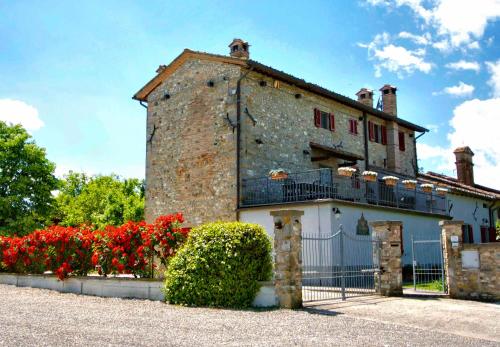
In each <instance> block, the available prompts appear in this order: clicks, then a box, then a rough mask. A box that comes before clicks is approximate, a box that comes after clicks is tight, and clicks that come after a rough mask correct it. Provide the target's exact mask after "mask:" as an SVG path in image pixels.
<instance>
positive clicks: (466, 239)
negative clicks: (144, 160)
mask: <svg viewBox="0 0 500 347" xmlns="http://www.w3.org/2000/svg"><path fill="white" fill-rule="evenodd" d="M462 241H463V243H474V232H473V231H472V225H470V224H464V225H462Z"/></svg>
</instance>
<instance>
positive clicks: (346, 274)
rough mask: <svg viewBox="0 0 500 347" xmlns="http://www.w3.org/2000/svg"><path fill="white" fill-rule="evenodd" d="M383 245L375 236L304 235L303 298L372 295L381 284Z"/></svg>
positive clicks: (342, 297)
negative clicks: (380, 269)
mask: <svg viewBox="0 0 500 347" xmlns="http://www.w3.org/2000/svg"><path fill="white" fill-rule="evenodd" d="M379 264H380V247H379V245H378V241H377V240H373V239H372V238H371V236H368V235H367V236H358V235H351V234H349V233H347V232H345V231H344V230H343V229H342V227H340V230H339V231H337V232H336V233H334V234H331V233H329V234H318V233H315V234H307V233H305V234H303V235H302V300H303V301H304V302H307V301H319V300H331V299H342V300H346V298H349V297H353V296H359V295H371V294H374V293H375V292H376V288H375V287H376V285H378V283H380V278H379V276H380V272H379Z"/></svg>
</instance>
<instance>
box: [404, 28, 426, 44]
mask: <svg viewBox="0 0 500 347" xmlns="http://www.w3.org/2000/svg"><path fill="white" fill-rule="evenodd" d="M430 36H431V35H430V34H429V33H425V34H424V35H415V34H412V33H409V32H407V31H402V32H400V33H399V34H398V37H399V38H402V39H408V40H411V41H413V42H415V43H416V44H418V45H424V46H425V45H428V44H429V43H430V39H431V37H430Z"/></svg>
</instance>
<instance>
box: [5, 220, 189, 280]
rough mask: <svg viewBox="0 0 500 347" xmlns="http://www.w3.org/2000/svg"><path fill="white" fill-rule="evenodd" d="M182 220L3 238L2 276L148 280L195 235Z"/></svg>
mask: <svg viewBox="0 0 500 347" xmlns="http://www.w3.org/2000/svg"><path fill="white" fill-rule="evenodd" d="M183 221H184V220H183V217H182V215H181V214H180V213H179V214H175V215H168V216H161V217H159V218H158V219H157V220H156V221H155V223H154V224H146V223H145V222H128V223H126V224H124V225H122V226H120V227H112V226H108V227H106V228H105V229H104V230H91V228H88V227H85V226H82V227H79V228H74V227H60V226H54V227H50V228H47V229H45V230H36V231H35V232H33V233H31V234H29V235H26V236H24V237H0V271H9V272H15V273H35V274H39V273H44V272H46V271H52V272H53V273H54V274H56V275H57V277H59V278H60V279H61V280H62V279H64V278H66V277H67V276H68V275H70V274H74V275H79V276H85V275H87V274H88V273H89V272H91V271H93V270H97V271H98V273H99V274H102V275H105V276H106V275H107V274H110V273H113V274H123V273H128V274H134V275H135V276H137V275H138V276H142V277H144V276H147V274H149V273H150V272H151V269H152V267H153V266H154V264H153V257H157V258H158V259H160V260H161V262H162V263H164V264H166V261H167V258H168V257H171V256H172V255H173V254H174V253H175V251H176V250H177V249H178V248H179V246H180V245H181V244H182V243H183V242H184V240H185V239H186V237H187V234H188V232H189V229H187V228H181V227H180V225H181V223H183Z"/></svg>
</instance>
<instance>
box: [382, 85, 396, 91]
mask: <svg viewBox="0 0 500 347" xmlns="http://www.w3.org/2000/svg"><path fill="white" fill-rule="evenodd" d="M386 89H394V91H396V90H398V88H397V87H396V86H393V85H391V84H384V85H383V86H382V88H380V89H379V90H380V91H382V90H386Z"/></svg>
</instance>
